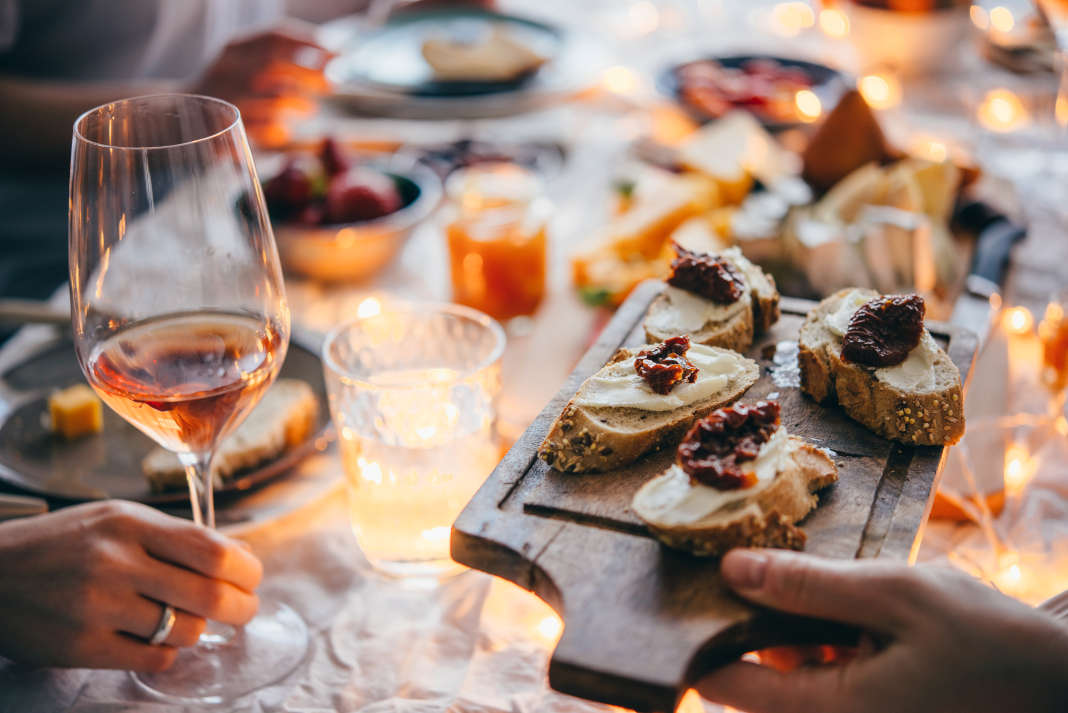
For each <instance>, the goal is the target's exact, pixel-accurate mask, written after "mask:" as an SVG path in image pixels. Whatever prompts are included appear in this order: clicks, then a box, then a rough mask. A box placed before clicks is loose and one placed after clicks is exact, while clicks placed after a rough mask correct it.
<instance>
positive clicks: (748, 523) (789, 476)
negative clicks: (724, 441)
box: [631, 436, 838, 557]
mask: <svg viewBox="0 0 1068 713" xmlns="http://www.w3.org/2000/svg"><path fill="white" fill-rule="evenodd" d="M790 445H791V447H792V449H793V452H792V453H791V455H790V463H789V466H788V467H787V468H785V469H784V470H782V471H780V472H779V473H777V474H776V475H775V477H774V478H772V479H771V480H770V481H767V482H766V483H759V484H757V485H755V486H753V493H752V495H750V496H749V497H746V498H745V499H744V500H742V501H740V502H737V503H732V504H731V505H729V506H727V507H726V508H724V509H722V510H719V511H717V512H715V513H712V514H711V515H708V516H706V517H704V518H702V519H701V520H698V521H697V522H694V523H692V524H687V525H676V524H670V525H669V524H666V523H664V522H659V521H658V520H657V518H656V517H655V516H654V515H652V514H651V513H650V512H649V509H648V508H647V507H645V505H644V502H643V501H644V499H645V498H646V497H647V495H646V494H647V493H648V492H649V488H650V485H651V484H653V483H654V481H655V480H656V478H665V477H668V476H667V475H666V474H661V475H658V476H656V478H654V479H653V480H652V481H650V482H649V483H646V484H645V485H644V486H642V488H641V489H639V490H638V492H637V493H636V494H635V495H634V500H633V502H632V504H631V509H632V510H634V512H635V514H637V516H638V517H639V518H641V520H642V521H643V522H644V523H645V525H646V527H648V528H649V531H650V532H652V533H653V535H655V536H656V538H657V539H658V540H660V541H661V542H663V543H664V544H665V545H667V546H668V547H673V548H675V549H680V550H687V551H689V552H692V553H694V554H696V555H702V556H713V557H718V556H720V555H723V554H725V553H726V552H727V551H728V550H730V549H732V548H734V547H779V548H784V549H791V550H800V549H802V548H804V546H805V539H806V537H805V532H804V530H802V529H801V528H800V527H798V526H797V524H796V523H797V522H799V521H800V520H802V519H803V518H804V517H805V516H806V515H808V513H809V512H811V511H812V510H814V509H815V508H816V506H817V505H818V504H819V498H818V497H817V496H816V495H815V493H816V492H817V491H818V490H821V489H822V488H825V487H827V486H828V485H830V484H831V483H833V482H835V481H836V480H838V469H837V468H836V467H835V465H834V462H833V461H832V460H831V459H830V457H829V456H828V455H827V454H826V453H825V452H823V451H822V450H820V449H818V448H816V447H814V446H812V445H810V444H808V443H806V442H805V441H803V440H801V439H800V438H798V437H797V436H790Z"/></svg>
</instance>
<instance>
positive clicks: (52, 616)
mask: <svg viewBox="0 0 1068 713" xmlns="http://www.w3.org/2000/svg"><path fill="white" fill-rule="evenodd" d="M262 574H263V568H262V567H261V565H260V562H259V560H257V559H256V557H255V556H253V555H252V554H251V553H250V552H249V551H248V550H247V549H246V548H245V547H244V546H242V545H241V544H240V543H238V542H237V541H235V540H231V539H229V538H227V537H225V536H223V535H221V534H219V533H218V532H215V531H213V530H208V529H207V528H203V527H200V526H198V525H194V524H193V523H191V522H188V521H186V520H181V519H178V518H174V517H169V516H167V515H164V514H162V513H160V512H158V511H156V510H153V509H152V508H149V507H146V506H144V505H137V504H134V503H129V502H123V501H119V500H112V501H104V502H99V503H91V504H88V505H79V506H76V507H71V508H67V509H64V510H60V511H58V512H55V513H50V514H47V515H38V516H35V517H31V518H26V519H22V520H12V521H10V522H5V523H3V524H0V655H3V656H6V657H7V658H9V659H11V660H13V661H19V662H23V663H27V664H32V665H40V666H71V667H79V668H113V669H125V670H131V671H159V670H162V669H165V668H167V667H168V666H170V665H171V663H173V661H174V658H175V655H176V654H177V648H176V647H180V646H190V645H192V644H194V643H195V642H196V640H197V637H199V636H200V634H201V632H202V631H203V630H204V626H205V620H206V619H212V620H215V621H221V622H223V623H226V624H231V625H234V626H241V625H243V624H245V623H246V622H247V621H248V620H249V619H251V618H252V616H253V615H254V614H255V613H256V608H257V606H258V600H257V599H256V595H255V594H253V593H252V592H253V590H255V588H256V587H257V585H258V584H259V582H260V577H261V576H262ZM165 604H169V605H171V606H172V607H173V608H174V609H175V614H176V619H175V622H174V628H173V629H172V631H171V633H170V635H169V636H168V637H167V638H166V639H165V640H164V641H163V643H162V644H160V645H155V646H153V645H150V644H148V643H147V639H148V638H149V637H150V636H151V635H152V633H153V632H154V631H155V629H156V627H157V625H158V624H159V621H160V618H161V615H162V613H163V607H164V605H165Z"/></svg>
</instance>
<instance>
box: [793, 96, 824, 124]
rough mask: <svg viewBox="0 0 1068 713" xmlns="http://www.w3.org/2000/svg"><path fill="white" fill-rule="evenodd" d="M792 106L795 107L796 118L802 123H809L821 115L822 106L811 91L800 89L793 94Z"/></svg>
mask: <svg viewBox="0 0 1068 713" xmlns="http://www.w3.org/2000/svg"><path fill="white" fill-rule="evenodd" d="M794 104H795V105H796V106H797V114H798V116H800V117H801V120H802V121H804V122H808V123H811V122H813V121H815V120H816V119H818V118H820V115H821V114H822V113H823V104H822V103H820V98H819V97H818V96H816V93H815V92H813V91H812V90H811V89H802V90H800V91H799V92H798V93H797V94H795V95H794Z"/></svg>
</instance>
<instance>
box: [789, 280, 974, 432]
mask: <svg viewBox="0 0 1068 713" xmlns="http://www.w3.org/2000/svg"><path fill="white" fill-rule="evenodd" d="M877 297H879V293H877V292H875V291H874V290H865V289H848V288H847V289H844V290H840V291H838V292H836V293H835V294H833V295H831V296H830V297H828V298H827V299H825V300H823V301H822V302H820V304H819V305H818V306H817V307H816V308H815V309H813V310H812V311H811V312H809V314H808V316H807V317H806V319H805V322H804V324H803V325H802V326H801V335H800V339H799V344H798V364H799V366H800V369H801V390H802V391H803V392H805V393H806V394H808V395H809V396H811V397H812V398H814V399H815V400H816V401H819V402H834V401H837V403H838V404H839V405H840V406H841V407H842V409H843V410H844V411H845V412H846V413H847V414H848V415H849V416H850V418H852V419H854V420H856V421H859V422H860V423H862V424H864V425H865V426H866V427H868V428H870V429H871V430H872V431H874V432H876V433H878V434H879V435H881V436H884V437H885V438H889V439H891V440H895V441H900V442H901V443H910V444H916V445H927V446H940V445H950V444H953V443H956V442H957V441H958V440H960V438H961V436H963V435H964V409H963V406H964V396H963V391H962V388H961V380H960V372H959V371H958V370H957V367H956V365H955V364H954V363H953V361H952V360H951V359H950V358H949V355H948V354H946V352H945V351H944V350H943V349H942V348H941V347H940V346H939V345H938V344H937V343H936V342H935V341H934V339H933V338H932V337H931V335H930V333H929V332H927V330H926V329H925V330H924V331H923V335H922V337H921V339H920V343H919V344H918V345H917V346H916V347H915V348H914V349H913V350H912V351H911V352H910V353H909V355H908V357H907V358H906V359H905V361H904V362H902V363H900V364H897V365H895V366H888V367H871V366H866V365H863V364H856V363H853V362H851V361H847V360H845V359H843V358H842V355H841V352H842V337H843V335H844V334H845V331H846V329H847V328H848V325H849V321H850V319H851V318H852V315H853V313H855V312H856V310H857V309H859V308H860V307H861V306H862V305H864V304H865V303H866V302H868V301H870V300H872V299H875V298H877Z"/></svg>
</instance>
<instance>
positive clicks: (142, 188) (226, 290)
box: [69, 94, 308, 703]
mask: <svg viewBox="0 0 1068 713" xmlns="http://www.w3.org/2000/svg"><path fill="white" fill-rule="evenodd" d="M72 144H73V145H72V150H71V171H70V224H69V231H70V245H69V250H70V284H71V314H72V320H73V327H74V342H75V349H76V351H77V355H78V361H79V363H80V364H81V367H82V371H83V372H84V373H85V376H86V377H87V379H88V380H89V383H90V384H91V385H92V387H93V388H94V389H95V390H96V392H97V393H98V394H99V395H100V397H101V398H102V399H103V400H104V401H105V403H107V404H108V406H110V407H111V408H112V409H114V410H115V411H116V412H117V413H118V414H119V415H120V416H122V417H123V418H124V419H126V420H127V421H129V422H130V423H131V424H133V425H134V426H135V427H137V428H138V429H139V430H141V431H142V432H144V433H145V434H146V435H148V436H149V437H151V438H152V439H153V440H155V441H156V442H157V443H159V444H160V445H161V446H163V447H164V448H166V449H168V450H170V451H173V452H174V453H175V454H176V455H177V456H178V458H179V460H180V461H181V462H182V464H183V465H184V466H185V468H186V474H187V477H188V481H189V493H190V498H191V500H192V508H193V519H194V520H195V521H196V522H197V523H198V524H200V525H203V526H205V527H214V526H215V511H214V507H213V504H212V476H211V464H212V458H213V457H214V454H215V451H216V448H217V446H218V444H219V440H220V439H221V438H222V437H223V436H225V435H226V434H228V433H230V432H231V431H233V430H234V428H236V427H237V425H238V424H240V423H241V421H242V420H243V419H244V418H245V417H246V416H247V415H248V413H249V411H250V410H251V409H252V407H253V406H255V405H256V402H257V401H258V400H259V399H260V397H261V396H262V395H263V393H264V391H266V389H267V388H268V387H269V386H270V385H271V383H272V382H273V381H274V379H275V376H276V375H277V374H278V370H279V368H280V367H281V365H282V362H283V360H284V359H285V355H286V348H287V346H288V344H289V307H288V306H287V303H286V297H285V291H284V286H283V282H282V272H281V268H280V267H279V263H278V254H277V252H276V249H275V244H274V236H273V234H272V233H271V225H270V222H269V220H268V218H267V211H266V207H265V205H264V202H263V194H262V191H261V190H260V185H259V181H258V179H257V177H256V170H255V168H254V167H253V164H252V156H251V153H250V151H249V147H248V141H247V139H246V138H245V130H244V127H243V125H242V123H241V115H240V113H239V112H238V110H237V108H236V107H234V106H233V105H232V104H228V103H226V102H224V101H220V100H218V99H213V98H210V97H202V96H189V95H182V94H160V95H153V96H143V97H136V98H132V99H125V100H122V101H116V102H113V103H111V104H105V105H103V106H100V107H97V108H96V109H92V110H90V111H88V112H86V113H85V114H83V115H82V116H81V117H79V118H78V119H77V121H76V122H75V124H74V139H73V142H72ZM131 477H139V476H135V475H132V476H131ZM160 604H161V606H162V605H165V604H166V602H161V603H160ZM307 642H308V635H307V628H306V626H305V624H304V622H303V621H302V620H301V618H300V617H299V616H298V615H297V614H296V613H295V612H294V611H293V610H292V609H290V608H289V607H287V606H285V605H283V604H281V603H277V602H272V601H266V600H261V602H260V610H259V614H258V615H257V616H256V618H255V619H253V620H252V621H251V622H250V623H249V624H248V625H246V626H245V627H244V628H243V629H241V630H234V629H233V628H231V627H227V626H224V625H220V624H216V623H210V622H209V626H208V627H207V631H206V632H205V634H204V636H202V637H201V639H200V641H199V643H198V644H197V645H196V646H193V647H190V648H188V649H183V650H182V651H181V652H180V653H179V655H178V658H177V660H176V661H175V663H174V665H173V666H172V667H171V668H170V669H168V670H167V671H164V672H162V673H153V674H138V675H135V676H134V678H135V679H136V680H137V681H138V683H139V684H141V685H142V686H143V687H145V688H147V689H148V690H150V691H152V692H153V693H155V694H157V695H159V696H161V697H163V698H166V699H169V700H175V701H180V702H194V703H217V702H223V701H228V700H233V699H234V698H237V697H239V696H241V695H244V694H246V693H248V692H250V691H253V690H256V689H258V688H262V687H263V686H265V685H268V684H270V683H274V682H276V681H278V680H280V679H282V678H283V677H285V676H286V675H287V674H288V673H289V672H291V671H292V670H293V669H294V668H296V666H297V665H298V664H299V663H300V662H301V660H303V657H304V654H305V652H306V651H307Z"/></svg>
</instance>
